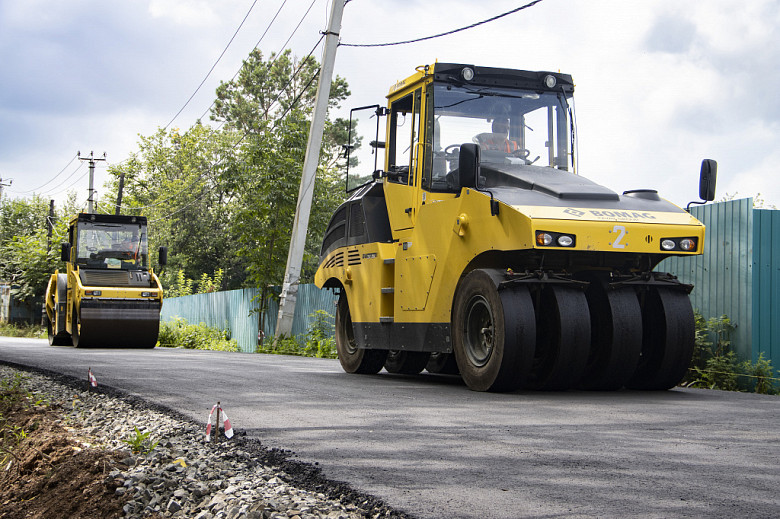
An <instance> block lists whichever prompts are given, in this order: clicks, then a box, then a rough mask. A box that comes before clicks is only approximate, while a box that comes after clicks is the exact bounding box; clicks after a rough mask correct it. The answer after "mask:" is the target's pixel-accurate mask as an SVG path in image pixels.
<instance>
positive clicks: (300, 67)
mask: <svg viewBox="0 0 780 519" xmlns="http://www.w3.org/2000/svg"><path fill="white" fill-rule="evenodd" d="M316 2H317V0H312V2H311V3H310V4H309V7H308V9H306V12H305V13H304V14H303V16H302V17H301V19H300V20H299V21H298V24H297V25H296V26H295V29H293V31H292V33H291V34H290V36H289V37H288V38H287V40H286V41H285V43H284V45H283V46H282V49H284V48H285V47H286V46H287V44H288V43H289V42H290V40H291V39H292V38H293V36H295V34H296V32H297V31H298V29H299V28H300V26H301V24H303V22H304V20H305V19H306V17H307V16H308V15H309V12H310V11H311V9H312V7H313V6H314V4H315V3H316ZM286 3H287V0H285V1H284V2H282V5H281V6H280V7H279V9H278V10H277V12H276V15H274V18H273V19H272V20H271V22H270V23H269V25H268V27H267V28H266V32H267V31H268V29H269V28H270V26H271V24H273V21H274V20H275V19H276V17H277V16H278V14H279V12H281V10H282V8H283V7H284V5H285V4H286ZM253 5H254V4H253ZM250 10H251V9H250ZM239 28H240V27H239ZM264 36H265V32H264V33H263V35H262V36H261V37H260V40H258V42H257V45H255V48H257V46H258V45H260V42H261V41H262V39H263V37H264ZM324 37H325V35H324V34H323V35H321V36H320V39H319V40H318V41H317V43H316V44H315V45H314V47H313V48H312V50H311V51H310V52H309V54H308V55H307V56H306V57H305V58H304V59H303V60H301V61H300V63H299V66H298V69H297V70H296V72H295V73H294V74H293V76H292V77H291V78H290V80H289V81H288V82H287V84H286V85H285V86H284V87H283V88H282V89H281V90H280V92H279V95H277V97H276V99H274V101H272V102H271V104H270V105H269V107H268V109H267V110H266V116H267V115H268V113H269V112H270V110H271V108H272V107H273V106H274V104H275V103H276V102H277V101H278V100H279V99H280V98H281V96H282V93H283V92H284V90H285V89H286V88H287V87H288V86H289V85H290V84H291V83H292V82H293V81H294V80H295V78H296V77H297V75H298V74H299V73H300V71H301V70H302V69H303V65H304V64H305V62H306V60H307V59H308V58H309V57H310V56H311V55H312V54H313V53H314V51H315V50H316V49H317V47H318V46H319V45H320V43H322V40H323V39H324ZM281 52H283V50H282V51H280V52H279V53H277V54H276V55H275V56H274V59H272V60H271V62H270V63H269V65H270V64H273V62H274V61H275V60H276V58H278V57H279V56H280V55H281ZM242 68H243V65H242ZM240 72H241V69H239V70H238V72H236V74H235V75H234V76H233V80H235V78H236V77H237V76H238V74H239V73H240ZM318 74H319V70H318V71H317V73H316V74H314V75H313V77H312V78H311V79H310V80H309V82H308V83H307V84H306V86H305V87H304V88H303V90H302V91H301V93H300V94H299V95H298V96H297V97H296V99H295V100H293V102H292V103H291V105H290V106H289V107H288V108H287V110H285V112H284V113H283V114H282V116H281V117H280V118H279V119H278V120H277V121H275V123H274V125H273V126H272V128H271V130H268V131H272V130H273V129H275V128H276V126H277V125H278V123H279V121H280V120H281V119H282V118H284V117H285V116H286V115H287V113H289V111H290V110H291V109H292V108H293V107H294V106H295V104H296V103H297V102H298V100H299V99H300V97H301V96H302V95H303V93H304V92H305V91H306V90H307V89H308V88H309V85H310V84H311V82H312V81H313V80H314V78H315V77H317V76H318ZM212 106H214V103H213V102H212V104H211V106H209V108H208V110H210V109H211V107H212ZM208 110H206V112H204V114H203V116H201V118H202V117H204V116H205V115H206V113H207V112H208ZM168 124H170V123H168ZM224 124H225V121H222V122H221V123H220V124H219V126H218V127H217V128H216V129H215V131H217V130H219V129H220V128H221V127H222V126H223V125H224ZM166 128H167V126H166ZM248 135H249V132H244V133H243V135H242V136H241V137H240V138H239V139H238V140H237V141H236V142H235V143H234V144H233V146H232V147H231V150H235V149H236V148H237V147H238V145H239V144H241V142H243V141H244V139H246V137H247V136H248ZM221 162H222V160H219V161H217V162H216V163H215V164H213V165H212V166H211V167H216V166H218V165H219V164H220V163H221ZM209 173H211V171H210V169H209V170H207V171H204V172H203V173H202V174H201V175H199V176H198V178H196V179H195V180H193V181H192V182H191V183H190V184H189V185H187V186H186V187H184V188H183V189H181V190H179V191H178V192H176V193H174V194H172V195H171V196H169V197H166V198H164V199H162V200H157V201H155V202H154V203H152V204H149V205H145V206H140V207H129V208H126V210H128V211H144V210H147V209H152V208H154V207H158V206H160V205H161V204H163V203H165V202H168V201H170V200H172V199H174V198H176V197H178V196H179V195H181V194H182V193H185V192H188V191H189V190H190V189H191V188H193V187H194V186H195V185H196V184H198V183H199V182H200V181H202V180H203V179H204V178H205V177H206V175H207V174H209ZM191 203H194V202H190V204H191ZM121 209H125V208H124V207H120V210H121ZM173 214H176V213H175V212H174V213H171V214H170V215H173ZM170 215H168V216H170Z"/></svg>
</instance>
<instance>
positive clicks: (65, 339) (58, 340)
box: [44, 315, 73, 346]
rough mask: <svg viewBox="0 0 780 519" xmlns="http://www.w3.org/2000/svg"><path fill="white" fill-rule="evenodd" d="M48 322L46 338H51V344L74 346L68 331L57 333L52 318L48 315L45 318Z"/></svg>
mask: <svg viewBox="0 0 780 519" xmlns="http://www.w3.org/2000/svg"><path fill="white" fill-rule="evenodd" d="M44 321H45V322H46V338H47V339H48V340H49V346H72V345H73V342H72V340H71V337H70V335H69V334H68V333H67V332H63V333H61V334H59V335H55V334H54V332H53V329H52V325H51V320H50V319H49V316H48V315H47V316H46V317H45V318H44Z"/></svg>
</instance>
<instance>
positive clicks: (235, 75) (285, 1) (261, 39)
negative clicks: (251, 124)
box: [200, 0, 287, 127]
mask: <svg viewBox="0 0 780 519" xmlns="http://www.w3.org/2000/svg"><path fill="white" fill-rule="evenodd" d="M286 3H287V0H284V1H283V2H282V4H281V5H280V6H279V9H277V10H276V14H275V15H274V17H273V18H271V21H270V22H268V25H267V26H266V28H265V31H263V34H262V35H261V36H260V39H259V40H257V43H255V46H254V47H253V48H252V50H255V49H256V48H257V47H259V46H260V42H262V41H263V38H265V35H266V34H268V30H269V29H270V28H271V26H272V25H273V23H274V22H275V21H276V18H277V17H278V16H279V13H281V12H282V8H284V6H285V4H286ZM243 68H244V66H243V64H242V65H241V67H240V68H239V69H238V70H237V71H236V73H235V74H233V79H231V81H235V80H236V78H237V77H238V74H239V72H241V69H243ZM215 102H216V100H215V101H212V102H211V104H210V105H209V107H208V108H206V111H205V112H203V114H202V115H201V116H200V119H203V118H204V117H206V114H207V113H209V110H211V107H212V106H214V103H215ZM221 126H222V125H221V124H220V127H221Z"/></svg>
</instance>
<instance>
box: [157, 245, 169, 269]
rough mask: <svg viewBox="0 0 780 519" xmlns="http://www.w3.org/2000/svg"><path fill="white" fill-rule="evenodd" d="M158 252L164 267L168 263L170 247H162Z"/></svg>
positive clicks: (159, 259)
mask: <svg viewBox="0 0 780 519" xmlns="http://www.w3.org/2000/svg"><path fill="white" fill-rule="evenodd" d="M158 254H159V256H158V261H159V263H160V266H161V267H162V266H164V265H166V264H167V263H168V247H160V250H159V251H158Z"/></svg>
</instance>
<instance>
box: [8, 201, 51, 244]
mask: <svg viewBox="0 0 780 519" xmlns="http://www.w3.org/2000/svg"><path fill="white" fill-rule="evenodd" d="M48 214H49V203H48V201H47V200H45V199H44V198H43V197H42V196H40V195H33V196H32V197H30V198H18V199H10V198H8V197H6V196H4V197H3V198H2V200H0V244H4V243H6V242H8V241H9V240H11V239H12V238H14V237H17V236H32V235H33V234H35V233H36V232H38V230H40V229H45V228H46V218H47V216H48Z"/></svg>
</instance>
